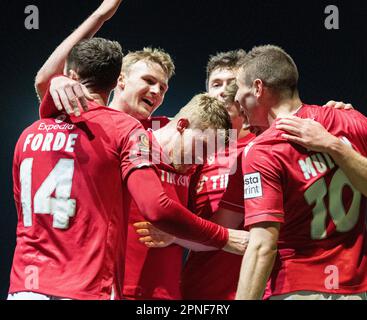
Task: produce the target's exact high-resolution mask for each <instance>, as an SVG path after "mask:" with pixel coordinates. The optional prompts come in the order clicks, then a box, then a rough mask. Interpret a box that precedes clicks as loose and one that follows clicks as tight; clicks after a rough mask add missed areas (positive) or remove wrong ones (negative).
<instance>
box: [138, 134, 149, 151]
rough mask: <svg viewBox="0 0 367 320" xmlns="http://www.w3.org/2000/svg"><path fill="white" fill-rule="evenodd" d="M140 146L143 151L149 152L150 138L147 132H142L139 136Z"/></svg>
mask: <svg viewBox="0 0 367 320" xmlns="http://www.w3.org/2000/svg"><path fill="white" fill-rule="evenodd" d="M138 147H139V151H140V152H141V153H144V154H147V153H149V138H148V136H147V135H146V134H145V133H142V134H141V135H140V136H139V138H138Z"/></svg>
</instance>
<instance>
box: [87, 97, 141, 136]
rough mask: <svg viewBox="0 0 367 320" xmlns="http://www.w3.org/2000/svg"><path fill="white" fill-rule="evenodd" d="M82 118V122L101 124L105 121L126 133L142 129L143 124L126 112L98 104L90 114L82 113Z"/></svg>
mask: <svg viewBox="0 0 367 320" xmlns="http://www.w3.org/2000/svg"><path fill="white" fill-rule="evenodd" d="M81 118H82V120H86V121H93V120H94V121H97V122H99V123H100V120H102V119H103V120H105V121H106V122H107V123H110V124H111V125H113V126H114V127H117V128H118V129H123V130H124V131H128V130H131V129H135V128H142V125H141V123H140V122H139V121H138V120H137V119H135V118H133V117H132V116H130V115H129V114H127V113H126V112H124V111H120V110H116V109H112V108H110V107H106V106H102V105H96V104H94V105H92V108H90V110H89V111H88V112H85V113H82V115H81Z"/></svg>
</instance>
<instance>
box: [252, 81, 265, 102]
mask: <svg viewBox="0 0 367 320" xmlns="http://www.w3.org/2000/svg"><path fill="white" fill-rule="evenodd" d="M253 88H254V90H255V92H254V94H255V96H256V97H257V98H260V97H261V96H262V94H263V91H264V82H262V80H261V79H256V80H254V82H253Z"/></svg>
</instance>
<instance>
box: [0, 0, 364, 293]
mask: <svg viewBox="0 0 367 320" xmlns="http://www.w3.org/2000/svg"><path fill="white" fill-rule="evenodd" d="M100 2H101V1H98V0H88V1H86V0H84V1H82V0H73V1H71V0H63V1H36V0H34V1H22V0H15V1H14V0H13V1H10V0H1V4H0V9H1V16H0V27H1V28H0V35H1V38H0V39H1V50H0V51H1V52H0V55H1V60H0V61H1V77H2V81H1V82H2V85H1V105H0V118H1V120H0V121H1V122H0V125H1V132H3V133H2V134H3V137H2V138H1V139H0V140H1V142H0V146H1V148H0V150H1V151H0V156H1V158H0V159H1V160H0V161H1V164H0V177H1V184H0V187H1V189H0V191H1V193H0V195H1V198H0V298H5V297H6V294H7V290H8V285H9V273H10V267H11V260H12V255H13V250H14V246H15V228H16V221H17V219H16V212H15V209H14V203H13V198H12V179H11V169H12V156H13V149H14V146H15V143H16V141H17V138H18V136H19V135H20V133H21V132H22V130H23V129H24V128H25V127H26V126H28V125H29V124H31V123H32V122H33V121H35V120H36V119H37V117H38V113H37V111H38V102H37V99H36V96H35V92H34V89H33V79H34V77H35V75H36V72H37V70H38V69H39V68H40V67H41V65H42V64H43V62H44V61H45V59H46V58H47V57H48V56H49V54H50V53H51V52H52V50H53V49H54V48H55V47H56V46H57V45H58V44H59V43H60V42H61V41H62V40H63V39H64V38H65V37H66V36H67V35H68V34H69V33H70V32H71V31H72V30H73V29H75V28H76V27H77V26H78V25H79V24H80V23H81V22H82V20H83V19H85V18H86V17H87V16H88V15H89V14H90V13H91V12H92V11H93V10H94V9H95V8H97V6H98V5H99V3H100ZM30 4H33V5H37V6H38V8H39V10H40V29H39V30H29V31H28V30H26V29H25V27H24V20H25V18H26V16H27V15H26V14H25V13H24V9H25V7H26V6H27V5H30ZM330 4H333V5H337V6H338V8H339V11H340V30H333V31H328V30H326V29H325V27H324V21H325V18H326V16H327V15H326V14H325V13H324V10H325V7H326V6H327V5H330ZM366 16H367V2H366V1H362V0H361V1H357V0H353V1H345V0H344V1H335V0H330V1H327V2H326V1H322V0H308V1H285V0H284V1H281V0H278V1H276V0H272V1H270V0H262V1H259V0H257V1H255V0H210V1H204V0H155V1H154V0H124V1H123V3H122V5H121V7H120V9H119V10H118V12H117V14H116V15H115V16H114V17H113V18H112V19H111V20H110V21H109V22H108V23H107V24H105V26H104V27H103V29H102V31H100V32H99V33H98V35H99V36H102V37H107V38H110V39H115V40H118V41H119V42H120V43H121V44H122V46H123V49H124V51H125V52H126V51H128V50H136V49H141V48H142V47H144V46H154V47H161V48H164V49H165V50H166V51H168V52H169V53H170V54H171V55H172V57H173V58H174V60H175V63H176V76H175V77H174V78H173V79H172V80H171V82H170V89H169V91H168V94H167V96H166V100H165V103H164V105H163V106H162V107H160V109H159V110H158V111H157V112H156V114H157V115H167V116H173V115H174V114H175V113H176V112H177V110H178V109H179V108H180V107H181V106H183V105H184V104H185V103H186V102H187V101H188V100H189V99H190V97H191V96H192V95H193V94H195V93H197V92H199V91H204V90H205V65H206V62H207V59H208V56H209V55H210V54H214V53H216V52H218V51H226V50H231V49H237V48H244V49H246V50H249V49H250V48H251V47H252V46H254V45H260V44H268V43H272V44H277V45H280V46H282V47H283V48H284V49H285V50H286V51H287V52H288V53H290V54H291V55H292V56H293V58H294V59H295V61H296V63H297V65H298V67H299V71H300V74H301V79H300V92H301V97H302V99H303V100H304V101H305V102H307V103H315V104H322V103H324V102H326V101H328V100H330V99H334V100H341V101H347V102H352V103H353V105H354V106H355V107H356V108H357V109H359V110H360V111H362V112H363V113H365V114H367V103H366V97H367V92H366V89H365V85H366V83H367V81H366V80H367V79H366V76H367V72H366V69H367V55H366V54H367V43H366V31H367V21H366V20H367V19H366Z"/></svg>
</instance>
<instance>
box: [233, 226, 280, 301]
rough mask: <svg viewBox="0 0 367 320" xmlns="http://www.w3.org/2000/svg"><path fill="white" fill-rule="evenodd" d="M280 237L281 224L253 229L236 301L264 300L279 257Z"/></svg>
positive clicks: (243, 263)
mask: <svg viewBox="0 0 367 320" xmlns="http://www.w3.org/2000/svg"><path fill="white" fill-rule="evenodd" d="M278 236H279V223H259V224H257V225H255V226H253V227H252V228H251V231H250V241H249V244H248V247H247V250H246V253H245V256H244V257H243V261H242V266H241V271H240V280H239V283H238V288H237V294H236V300H260V299H262V297H263V295H264V291H265V287H266V283H267V281H268V279H269V276H270V274H271V271H272V269H273V266H274V262H275V258H276V255H277V242H278Z"/></svg>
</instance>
